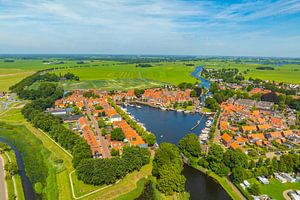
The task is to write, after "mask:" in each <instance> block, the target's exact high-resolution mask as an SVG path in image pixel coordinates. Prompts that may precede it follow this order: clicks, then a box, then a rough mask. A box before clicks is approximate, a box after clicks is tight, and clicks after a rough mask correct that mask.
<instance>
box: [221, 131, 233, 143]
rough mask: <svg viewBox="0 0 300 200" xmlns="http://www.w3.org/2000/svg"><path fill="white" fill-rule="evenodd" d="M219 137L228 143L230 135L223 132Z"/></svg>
mask: <svg viewBox="0 0 300 200" xmlns="http://www.w3.org/2000/svg"><path fill="white" fill-rule="evenodd" d="M221 138H222V140H223V141H224V142H226V143H228V142H229V141H230V140H231V136H230V135H228V134H227V133H224V134H223V135H222V137H221Z"/></svg>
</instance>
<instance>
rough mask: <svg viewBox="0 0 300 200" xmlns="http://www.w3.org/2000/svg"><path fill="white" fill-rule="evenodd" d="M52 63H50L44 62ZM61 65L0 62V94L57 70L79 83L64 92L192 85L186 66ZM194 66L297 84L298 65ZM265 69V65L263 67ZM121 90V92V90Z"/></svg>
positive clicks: (66, 62) (33, 61) (35, 61)
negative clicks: (31, 77)
mask: <svg viewBox="0 0 300 200" xmlns="http://www.w3.org/2000/svg"><path fill="white" fill-rule="evenodd" d="M47 60H52V61H53V60H54V59H47ZM56 61H63V62H64V64H51V65H47V64H44V63H43V60H42V59H15V62H12V63H7V62H4V61H3V59H0V90H4V91H7V90H8V88H9V87H10V86H11V85H13V84H15V83H17V82H18V81H20V80H21V79H23V78H25V77H26V76H28V75H30V74H32V73H34V72H36V71H37V70H41V69H47V68H61V69H60V70H55V73H57V74H62V75H63V74H65V73H67V72H71V73H74V74H76V75H78V76H79V77H80V80H81V81H80V82H69V83H65V84H64V86H65V88H66V89H90V88H99V89H107V90H110V89H119V88H123V89H131V88H137V87H139V88H144V87H154V86H160V85H162V84H164V83H170V84H178V83H180V82H191V83H194V82H196V79H194V78H192V77H191V76H190V73H191V72H192V71H193V68H194V67H193V66H186V63H187V62H182V61H177V62H158V63H151V64H152V65H153V66H154V67H147V68H140V67H139V68H137V67H136V65H135V64H126V63H121V62H117V61H102V60H87V61H86V63H85V64H77V62H76V61H74V60H61V59H60V60H58V59H56ZM188 63H190V64H191V63H193V64H194V65H195V66H198V65H202V66H205V67H207V68H238V69H239V70H240V71H246V70H248V72H247V74H246V78H249V77H252V78H260V79H263V80H271V81H273V80H274V81H278V82H287V83H298V84H299V83H300V78H299V77H300V65H295V64H286V65H283V66H275V65H267V66H271V67H274V68H275V70H257V69H255V68H256V67H258V66H262V65H261V64H253V63H251V64H243V63H236V62H234V61H230V60H209V59H207V60H202V61H190V62H188ZM264 66H266V65H264ZM124 86H125V88H124Z"/></svg>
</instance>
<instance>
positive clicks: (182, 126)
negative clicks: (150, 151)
mask: <svg viewBox="0 0 300 200" xmlns="http://www.w3.org/2000/svg"><path fill="white" fill-rule="evenodd" d="M126 108H127V111H128V112H129V113H131V115H133V116H134V117H135V118H136V119H137V120H139V121H140V122H141V123H144V124H145V127H146V128H147V130H148V131H151V132H153V133H155V135H156V137H157V143H158V144H160V143H162V142H170V143H173V144H177V143H178V141H179V140H180V139H181V138H182V137H184V136H185V135H186V134H188V133H195V134H196V135H199V134H200V131H201V130H202V129H203V128H204V127H205V122H206V121H207V117H206V116H203V118H202V115H199V114H191V113H187V114H185V113H183V112H176V111H163V110H160V109H157V108H152V107H149V106H145V105H141V108H137V107H131V106H127V107H126ZM201 118H202V120H201V123H200V125H199V126H198V127H197V128H196V129H194V130H193V131H191V130H190V129H191V128H192V127H193V126H194V125H195V124H196V123H197V121H198V120H199V119H201ZM182 173H183V175H184V176H185V177H186V185H185V187H186V191H188V192H190V195H191V199H192V200H210V199H211V200H229V199H230V197H229V196H228V194H227V193H226V192H225V191H224V190H223V188H222V187H221V186H220V185H219V184H218V183H217V182H215V181H214V180H213V179H212V178H210V177H209V176H207V175H206V174H203V173H202V172H200V171H198V170H196V169H194V168H192V167H189V166H188V165H184V170H183V172H182Z"/></svg>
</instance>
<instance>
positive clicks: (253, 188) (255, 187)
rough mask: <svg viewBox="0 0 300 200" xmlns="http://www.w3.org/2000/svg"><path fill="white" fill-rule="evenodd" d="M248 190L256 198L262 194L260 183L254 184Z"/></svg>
mask: <svg viewBox="0 0 300 200" xmlns="http://www.w3.org/2000/svg"><path fill="white" fill-rule="evenodd" d="M248 190H249V192H250V193H251V194H252V195H255V196H257V195H259V194H260V193H261V191H260V186H259V184H258V183H253V184H252V185H251V186H250V188H249V189H248Z"/></svg>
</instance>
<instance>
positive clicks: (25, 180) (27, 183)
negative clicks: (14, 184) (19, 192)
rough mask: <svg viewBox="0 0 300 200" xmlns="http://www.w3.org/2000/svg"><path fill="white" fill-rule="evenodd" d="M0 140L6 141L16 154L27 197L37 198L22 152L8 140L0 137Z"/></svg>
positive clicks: (31, 199)
mask: <svg viewBox="0 0 300 200" xmlns="http://www.w3.org/2000/svg"><path fill="white" fill-rule="evenodd" d="M0 142H3V143H6V144H7V145H9V146H10V147H11V149H12V150H13V151H14V152H15V154H16V159H17V164H18V168H19V175H20V177H21V181H22V187H23V191H24V196H25V199H29V200H35V199H36V194H35V191H34V188H33V187H32V184H31V182H30V181H29V179H28V177H27V175H26V172H25V165H24V162H23V159H22V156H21V154H20V152H19V151H18V149H17V148H16V147H15V146H13V145H12V144H10V143H8V142H6V141H5V140H4V139H2V138H0Z"/></svg>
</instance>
